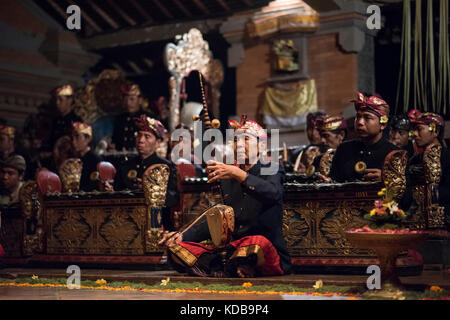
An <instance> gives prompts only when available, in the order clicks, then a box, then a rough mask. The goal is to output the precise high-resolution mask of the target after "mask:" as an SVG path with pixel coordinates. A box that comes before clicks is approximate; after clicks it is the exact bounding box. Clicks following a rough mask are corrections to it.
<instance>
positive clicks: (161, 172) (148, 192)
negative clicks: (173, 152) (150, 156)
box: [142, 164, 170, 207]
mask: <svg viewBox="0 0 450 320" xmlns="http://www.w3.org/2000/svg"><path fill="white" fill-rule="evenodd" d="M169 175H170V169H169V167H168V166H167V165H165V164H154V165H152V166H150V167H149V168H147V170H145V172H144V174H143V175H142V187H143V189H144V195H145V200H146V202H147V205H148V206H150V207H164V205H165V202H166V191H167V183H168V182H169Z"/></svg>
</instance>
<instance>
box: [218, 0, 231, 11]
mask: <svg viewBox="0 0 450 320" xmlns="http://www.w3.org/2000/svg"><path fill="white" fill-rule="evenodd" d="M216 1H217V2H218V3H219V4H220V6H221V7H222V8H224V9H225V10H226V11H231V9H230V7H229V6H228V4H227V3H226V2H225V0H216Z"/></svg>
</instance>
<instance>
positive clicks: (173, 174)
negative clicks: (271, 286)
mask: <svg viewBox="0 0 450 320" xmlns="http://www.w3.org/2000/svg"><path fill="white" fill-rule="evenodd" d="M196 74H197V77H198V81H199V83H200V84H201V88H202V92H201V94H202V96H203V104H202V107H201V109H197V112H196V114H195V115H194V117H192V119H189V118H188V120H187V122H188V123H181V122H180V124H179V125H178V126H177V127H176V128H177V129H183V130H186V131H187V133H188V135H187V136H184V137H180V138H179V139H178V140H173V139H170V132H169V130H168V128H167V126H165V125H164V124H163V121H164V119H161V118H159V119H158V115H156V116H155V115H151V114H149V113H148V112H146V111H145V110H144V109H143V108H142V101H143V100H142V96H141V91H140V88H139V86H138V85H137V84H133V83H128V84H125V85H123V86H122V88H121V90H122V95H123V104H124V106H125V107H126V110H127V111H126V112H125V113H123V114H120V115H118V116H117V117H116V118H115V120H114V129H113V135H112V139H110V140H109V141H108V142H105V141H107V140H102V142H101V143H103V144H106V145H107V147H106V148H104V149H101V148H99V147H98V146H97V148H96V146H94V145H93V144H92V141H93V138H94V136H95V128H94V127H93V126H92V125H91V124H89V123H87V122H83V120H82V119H81V117H79V116H78V115H77V114H76V113H75V112H74V89H73V87H72V86H71V85H63V86H61V87H59V88H57V89H55V90H54V92H53V101H54V102H55V104H56V107H57V109H58V112H59V115H58V117H57V118H55V120H54V122H53V124H52V127H51V128H52V129H51V131H50V132H49V134H48V135H47V137H46V139H44V138H43V135H40V134H39V133H38V132H36V134H35V135H34V136H33V138H34V140H33V143H34V144H33V145H31V147H30V148H29V150H25V151H24V150H23V148H20V147H18V143H17V142H18V141H17V140H16V139H17V132H18V128H14V127H12V126H9V125H7V124H2V125H1V128H0V141H1V144H0V148H1V150H0V151H1V172H0V177H1V180H0V182H1V195H0V204H1V208H2V209H1V212H2V216H1V218H2V233H1V235H2V237H1V245H2V251H1V254H2V258H3V259H4V260H5V261H7V260H8V259H10V258H28V259H32V260H33V259H37V260H39V259H43V260H46V259H47V260H48V261H56V260H52V259H51V257H59V258H60V259H62V260H60V261H63V260H64V257H66V258H67V257H69V258H70V257H71V256H72V260H70V261H76V259H82V257H89V256H95V257H97V258H99V257H100V258H101V257H105V256H111V257H113V256H121V257H123V258H124V259H125V261H126V259H129V261H130V262H132V261H134V260H133V259H134V258H136V257H149V258H152V259H153V260H152V259H150V260H148V261H157V262H158V263H161V261H166V263H167V265H168V267H170V268H174V269H175V270H177V271H179V272H182V273H188V274H191V275H196V276H200V277H255V276H269V275H270V276H275V275H286V274H290V273H292V272H294V270H295V266H298V265H301V264H302V262H304V263H308V261H316V263H322V264H325V265H326V264H329V265H333V259H334V260H335V259H336V257H337V258H339V259H341V260H342V261H343V260H345V259H347V260H346V261H348V264H349V265H352V264H355V263H356V262H355V261H356V259H359V260H358V261H359V263H362V264H364V259H366V258H370V257H373V253H371V252H370V250H364V249H358V248H354V247H352V245H351V244H350V243H348V242H347V241H346V240H345V237H344V235H343V234H344V232H345V231H346V230H348V229H350V228H356V227H362V226H364V221H363V220H362V215H363V214H364V213H365V212H367V210H369V209H370V207H371V203H372V201H373V200H374V199H376V194H377V191H378V190H379V189H380V186H383V185H388V184H389V185H390V186H393V188H394V191H395V192H394V197H395V199H396V200H397V201H398V205H399V207H401V208H402V209H403V210H404V211H405V212H406V216H407V225H408V227H409V228H410V229H413V230H424V229H428V230H431V229H433V230H441V231H443V232H446V231H449V230H450V177H449V174H450V168H449V165H450V159H449V152H448V149H447V146H446V144H445V141H444V140H443V134H444V120H443V117H442V116H441V115H439V114H436V113H431V112H421V111H419V110H412V111H410V112H409V113H408V114H404V115H403V114H401V115H394V116H391V112H390V106H389V105H388V104H387V102H386V101H384V100H383V99H382V97H380V96H378V95H366V94H363V93H361V92H355V97H354V99H353V100H352V101H351V102H352V103H353V105H354V109H355V114H356V115H355V117H354V123H353V125H352V126H351V127H352V128H354V129H352V131H353V132H351V131H350V126H349V125H348V124H349V123H348V121H347V120H346V119H344V118H343V117H342V116H331V115H328V114H326V113H324V112H320V111H317V112H310V113H308V114H307V128H306V133H307V137H308V140H309V144H308V145H305V146H301V147H296V148H291V149H289V150H287V148H286V147H285V148H283V149H281V148H280V150H273V149H269V148H268V139H269V137H268V132H269V131H268V130H264V129H263V127H262V126H261V125H260V124H259V123H258V122H256V121H254V120H251V119H247V116H246V115H242V116H241V119H240V120H230V121H228V123H225V124H220V123H219V121H218V120H216V119H211V118H212V116H210V115H209V108H208V105H207V99H206V98H205V90H203V82H204V81H205V78H203V77H202V74H201V73H200V72H197V73H196ZM193 124H200V125H201V127H202V128H203V130H205V132H206V130H208V129H214V128H215V129H220V128H221V127H223V128H224V129H229V130H232V131H233V133H234V135H233V137H234V138H233V140H231V141H226V142H224V143H223V144H221V145H216V148H215V154H214V157H213V158H211V159H209V160H203V161H194V160H195V155H194V148H195V147H200V149H201V150H203V149H205V148H204V147H202V142H200V143H199V142H198V140H194V141H192V140H190V139H188V138H189V137H193V136H194V134H193ZM350 135H351V136H353V138H352V139H349V136H350ZM240 138H242V139H241V140H240ZM252 139H253V140H254V141H257V144H252V143H250V142H251V141H253V140H252ZM187 141H188V143H186V142H187ZM239 141H242V142H243V143H239ZM177 146H178V149H177V150H179V151H180V150H181V151H180V154H181V152H184V153H183V154H188V156H184V157H176V154H175V153H173V152H171V151H173V150H175V148H176V147H177ZM180 147H181V148H180ZM252 147H255V148H256V151H257V152H256V156H255V155H253V156H252V155H251V153H252V152H251V151H252V150H251V148H252ZM202 148H203V149H202ZM99 150H103V151H105V150H107V152H103V153H102V152H99ZM274 151H277V152H274ZM278 151H281V155H280V156H278ZM213 153H214V152H213ZM227 153H228V154H231V155H232V156H234V158H233V159H234V160H233V162H229V161H225V157H224V156H225V154H227ZM111 155H115V156H111ZM274 155H276V156H274ZM174 157H175V158H174ZM237 159H241V160H242V161H238V160H237ZM197 160H198V159H197ZM274 163H276V164H277V165H276V166H275V169H276V170H272V171H271V172H270V173H269V174H268V173H267V172H268V171H264V169H268V167H269V166H271V165H273V164H274ZM61 257H62V258H61ZM74 257H75V258H74ZM100 258H99V259H100ZM74 259H75V260H74ZM308 259H309V260H308ZM314 259H316V260H314ZM420 259H421V258H420V254H419V253H418V252H417V251H414V252H406V253H404V255H403V260H402V261H403V266H408V265H409V266H411V265H417V264H420ZM100 260H101V259H100ZM310 263H311V262H310Z"/></svg>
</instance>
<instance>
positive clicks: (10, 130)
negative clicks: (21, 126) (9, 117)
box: [0, 126, 16, 139]
mask: <svg viewBox="0 0 450 320" xmlns="http://www.w3.org/2000/svg"><path fill="white" fill-rule="evenodd" d="M0 134H4V135H6V136H8V137H10V138H11V139H14V137H15V136H16V129H15V128H14V127H10V126H1V127H0Z"/></svg>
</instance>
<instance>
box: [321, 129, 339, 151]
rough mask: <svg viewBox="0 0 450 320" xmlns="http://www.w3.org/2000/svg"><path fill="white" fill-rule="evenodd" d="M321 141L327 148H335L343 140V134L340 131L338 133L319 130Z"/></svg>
mask: <svg viewBox="0 0 450 320" xmlns="http://www.w3.org/2000/svg"><path fill="white" fill-rule="evenodd" d="M320 137H321V141H322V143H323V144H324V145H326V146H327V147H328V148H332V149H336V148H337V147H339V145H340V144H341V142H342V140H344V134H343V133H342V131H341V132H340V133H333V132H331V131H321V132H320Z"/></svg>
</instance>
